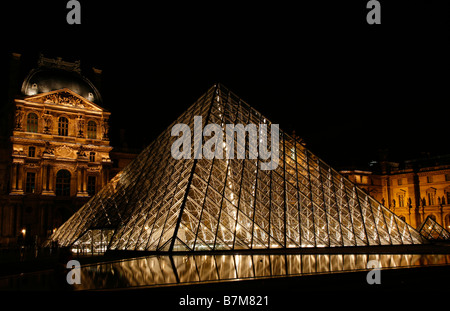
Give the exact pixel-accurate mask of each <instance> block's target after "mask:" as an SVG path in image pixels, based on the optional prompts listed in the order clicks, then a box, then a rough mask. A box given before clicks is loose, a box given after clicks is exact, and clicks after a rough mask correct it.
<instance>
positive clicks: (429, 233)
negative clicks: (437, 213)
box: [419, 216, 450, 240]
mask: <svg viewBox="0 0 450 311" xmlns="http://www.w3.org/2000/svg"><path fill="white" fill-rule="evenodd" d="M419 233H420V234H421V235H422V236H423V237H424V238H426V239H428V240H450V233H449V232H448V231H447V230H445V229H444V227H442V226H441V225H440V224H438V223H437V222H436V221H435V220H434V219H433V218H432V217H431V216H428V217H427V219H425V221H424V222H423V224H422V226H421V227H420V229H419Z"/></svg>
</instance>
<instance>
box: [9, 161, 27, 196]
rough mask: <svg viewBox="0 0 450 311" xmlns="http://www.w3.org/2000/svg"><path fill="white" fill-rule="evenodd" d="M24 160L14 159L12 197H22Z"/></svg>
mask: <svg viewBox="0 0 450 311" xmlns="http://www.w3.org/2000/svg"><path fill="white" fill-rule="evenodd" d="M23 164H24V160H23V159H13V163H12V169H11V173H12V176H11V192H10V194H11V195H21V194H24V192H23Z"/></svg>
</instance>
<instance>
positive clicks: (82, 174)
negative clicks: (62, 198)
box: [77, 165, 88, 197]
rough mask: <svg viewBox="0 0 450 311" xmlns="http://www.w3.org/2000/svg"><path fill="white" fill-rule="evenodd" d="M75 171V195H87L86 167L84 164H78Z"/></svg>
mask: <svg viewBox="0 0 450 311" xmlns="http://www.w3.org/2000/svg"><path fill="white" fill-rule="evenodd" d="M77 171H78V173H77V197H87V196H88V193H87V191H86V180H85V179H86V167H85V166H84V165H79V166H78V170H77Z"/></svg>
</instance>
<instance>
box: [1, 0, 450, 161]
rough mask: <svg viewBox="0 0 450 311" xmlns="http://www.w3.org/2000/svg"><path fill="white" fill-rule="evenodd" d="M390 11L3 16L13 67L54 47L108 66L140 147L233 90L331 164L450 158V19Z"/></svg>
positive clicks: (395, 6)
mask: <svg viewBox="0 0 450 311" xmlns="http://www.w3.org/2000/svg"><path fill="white" fill-rule="evenodd" d="M392 2H393V1H389V2H388V1H380V3H381V5H382V24H381V25H368V24H367V23H366V14H367V12H368V9H366V7H365V6H366V3H367V1H365V0H360V1H310V2H306V1H305V2H300V3H299V4H298V3H297V4H295V5H294V3H292V2H273V1H272V2H254V3H253V4H251V5H250V4H246V5H245V6H243V5H242V4H239V3H232V2H223V3H218V2H202V3H194V4H193V3H191V2H182V4H180V3H176V2H166V4H165V5H158V6H156V5H154V4H153V2H150V1H147V2H145V1H134V0H133V1H126V2H125V1H113V2H111V1H95V2H94V1H89V2H88V1H86V0H84V1H80V3H81V8H82V23H81V25H68V24H67V23H66V14H67V12H68V11H69V10H68V9H66V8H65V4H66V1H65V0H60V1H39V2H37V1H35V2H31V1H30V2H24V1H15V2H13V3H12V4H11V5H8V6H5V9H4V10H2V13H3V19H2V29H3V31H4V35H3V42H4V43H5V44H4V46H3V48H2V57H3V61H2V65H3V66H4V68H3V69H4V70H2V72H3V73H4V75H5V74H6V73H7V61H6V60H7V58H8V53H10V52H14V51H17V52H20V53H22V58H23V60H24V63H27V62H28V63H29V64H33V62H34V61H36V58H37V55H38V53H40V52H42V53H43V54H44V55H45V56H48V57H57V56H60V57H63V59H68V60H77V59H81V63H82V66H83V67H84V68H86V70H88V69H89V68H90V67H91V66H95V67H97V68H101V69H102V70H103V82H102V94H103V98H104V107H105V108H107V109H109V110H110V111H111V112H112V117H111V128H112V129H114V131H115V137H117V133H118V129H120V128H123V129H125V130H126V133H127V142H128V144H129V146H130V147H138V148H140V147H142V146H143V145H145V144H147V143H149V142H150V141H151V140H152V139H153V138H154V137H155V136H157V135H158V134H159V133H160V132H161V131H162V130H163V129H164V128H166V127H167V126H168V125H169V124H170V123H171V122H172V121H173V120H174V119H175V118H176V117H177V116H178V115H180V114H181V113H182V112H183V111H184V110H185V109H186V108H187V107H189V106H190V105H191V104H192V103H193V102H194V101H195V100H196V99H197V98H198V97H199V96H200V95H201V94H202V93H203V92H205V91H206V90H207V89H208V88H209V87H210V86H211V85H212V84H213V83H215V82H221V83H223V84H224V85H225V86H227V87H228V88H230V89H231V90H232V91H233V92H234V93H236V94H237V95H238V96H240V97H241V98H243V99H244V100H245V101H246V102H248V103H249V104H250V105H252V106H253V107H255V108H256V109H257V110H259V111H261V112H262V113H263V114H264V115H265V116H267V117H268V118H269V119H271V121H272V122H274V123H279V124H280V127H281V129H284V130H286V131H288V132H291V131H292V130H295V131H296V133H297V135H299V136H300V137H302V138H304V139H305V140H306V143H307V145H308V146H309V148H310V149H311V150H312V151H313V152H314V153H316V154H317V155H318V156H320V157H322V158H323V159H324V160H325V161H326V162H329V163H330V164H333V165H338V166H346V165H351V164H358V165H364V164H366V163H367V162H368V161H369V160H372V159H376V158H377V157H378V155H377V154H378V150H379V149H389V150H390V153H389V155H390V157H391V158H392V159H410V158H414V157H417V156H418V155H419V154H420V153H421V152H425V151H427V152H431V153H432V154H443V153H450V142H449V139H448V133H449V131H448V128H449V125H448V124H449V121H448V120H449V118H450V114H449V109H448V105H449V96H448V90H449V72H450V71H449V55H450V54H449V35H448V29H450V27H449V20H450V19H449V18H448V12H449V11H448V10H447V8H446V7H444V6H446V5H445V4H444V3H442V1H435V0H432V1H395V3H392ZM84 68H83V69H84ZM136 109H137V110H140V113H138V114H136V113H135V111H136ZM142 124H143V125H142ZM132 136H134V137H132ZM116 143H117V138H116ZM113 144H114V142H113Z"/></svg>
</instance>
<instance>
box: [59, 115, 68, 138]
mask: <svg viewBox="0 0 450 311" xmlns="http://www.w3.org/2000/svg"><path fill="white" fill-rule="evenodd" d="M58 135H60V136H67V135H69V120H68V119H67V118H66V117H60V118H59V119H58Z"/></svg>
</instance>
